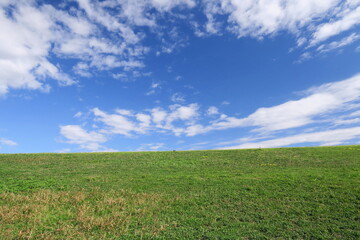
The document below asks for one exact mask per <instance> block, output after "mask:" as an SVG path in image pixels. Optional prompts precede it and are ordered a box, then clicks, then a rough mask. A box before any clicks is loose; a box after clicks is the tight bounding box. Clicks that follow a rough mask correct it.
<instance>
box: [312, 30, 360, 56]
mask: <svg viewBox="0 0 360 240" xmlns="http://www.w3.org/2000/svg"><path fill="white" fill-rule="evenodd" d="M359 39H360V35H359V34H356V33H352V34H350V35H349V36H346V37H344V38H343V39H341V40H339V41H333V42H331V43H327V44H322V45H320V46H319V47H318V48H317V49H316V50H317V51H318V52H320V53H326V52H329V51H332V50H335V49H339V48H341V47H344V46H347V45H350V44H352V43H354V42H355V41H357V40H359Z"/></svg>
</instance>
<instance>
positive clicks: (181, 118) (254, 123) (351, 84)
mask: <svg viewBox="0 0 360 240" xmlns="http://www.w3.org/2000/svg"><path fill="white" fill-rule="evenodd" d="M302 94H303V97H301V98H300V99H296V100H290V101H288V102H285V103H281V104H278V105H276V106H272V107H262V108H259V109H257V110H256V111H255V112H254V113H252V114H250V115H248V116H246V117H242V118H238V117H234V116H227V115H225V114H222V113H221V110H219V108H218V107H215V106H210V107H209V108H207V109H204V110H203V109H201V106H200V104H197V103H192V104H188V105H180V104H174V105H170V106H169V107H168V109H163V108H159V107H156V108H152V109H145V110H144V111H142V112H137V111H134V110H129V109H116V110H115V111H114V112H113V113H107V112H105V111H103V110H101V109H99V108H93V109H92V110H91V111H90V117H89V118H88V119H86V121H91V122H93V124H94V125H95V126H96V127H95V128H93V129H92V130H91V131H86V130H84V129H83V128H82V127H81V126H80V125H64V126H61V130H60V132H61V134H62V135H63V136H64V137H65V139H66V140H65V141H67V142H68V143H73V144H79V145H80V146H81V147H82V148H85V149H88V150H100V149H102V146H101V145H100V144H101V143H104V142H106V141H107V139H110V138H111V137H112V136H114V135H122V136H126V137H132V136H139V135H147V134H153V133H156V134H173V135H175V136H188V137H191V136H196V135H199V134H205V133H208V132H212V131H219V130H227V129H232V128H246V127H247V128H249V127H250V129H251V130H250V132H248V135H254V134H255V135H256V138H264V136H265V137H266V136H270V135H271V134H272V135H273V134H277V133H279V132H282V133H286V131H287V130H291V129H298V128H304V127H311V128H312V129H313V130H312V129H307V130H304V131H305V132H308V133H306V134H298V135H295V136H288V137H282V138H279V139H273V140H266V141H263V142H253V143H245V144H241V145H235V146H227V147H226V148H233V147H235V148H242V147H253V146H265V147H266V146H269V147H270V146H274V147H278V146H286V145H291V144H296V143H304V142H319V143H321V144H334V143H336V144H340V143H342V142H344V141H345V140H350V139H354V138H357V137H358V136H359V131H358V130H359V128H354V127H353V125H354V124H356V123H358V122H359V120H360V119H359V116H360V114H359V106H360V75H355V76H354V77H351V78H348V79H345V80H342V81H339V82H332V83H327V84H323V85H320V86H316V87H312V88H310V89H307V90H305V91H303V92H302ZM339 126H350V128H341V129H338V130H334V129H333V128H334V127H336V128H339ZM72 130H75V131H72ZM309 131H310V132H309ZM317 133H318V136H319V137H316V136H317ZM332 136H337V137H336V138H330V137H332ZM321 139H323V140H321ZM246 140H247V141H248V142H251V140H252V139H251V138H250V139H249V138H248V139H246ZM95 143H96V145H94V144H95ZM88 146H91V147H88ZM94 146H96V147H94Z"/></svg>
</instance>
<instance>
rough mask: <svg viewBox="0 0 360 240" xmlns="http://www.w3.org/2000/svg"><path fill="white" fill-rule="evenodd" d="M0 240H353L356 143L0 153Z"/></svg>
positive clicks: (357, 199) (359, 185) (357, 229)
mask: <svg viewBox="0 0 360 240" xmlns="http://www.w3.org/2000/svg"><path fill="white" fill-rule="evenodd" d="M0 239H360V146H341V147H320V148H282V149H253V150H225V151H188V152H181V151H176V152H137V153H75V154H0Z"/></svg>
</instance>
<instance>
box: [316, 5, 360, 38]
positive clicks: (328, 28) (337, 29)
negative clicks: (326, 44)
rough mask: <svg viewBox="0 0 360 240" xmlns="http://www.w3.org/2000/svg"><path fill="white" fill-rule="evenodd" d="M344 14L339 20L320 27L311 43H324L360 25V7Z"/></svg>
mask: <svg viewBox="0 0 360 240" xmlns="http://www.w3.org/2000/svg"><path fill="white" fill-rule="evenodd" d="M357 4H359V3H357ZM342 14H343V16H342V17H341V18H340V19H339V20H337V21H332V22H327V23H324V24H322V25H320V26H319V27H318V29H317V30H316V31H315V33H314V35H313V39H312V42H311V43H312V44H316V43H318V42H321V41H324V40H326V39H328V38H330V37H332V36H335V35H338V34H340V33H342V32H344V31H347V30H349V29H350V28H352V27H354V26H355V25H356V24H359V23H360V6H359V7H357V8H355V9H353V10H349V9H345V11H343V12H342Z"/></svg>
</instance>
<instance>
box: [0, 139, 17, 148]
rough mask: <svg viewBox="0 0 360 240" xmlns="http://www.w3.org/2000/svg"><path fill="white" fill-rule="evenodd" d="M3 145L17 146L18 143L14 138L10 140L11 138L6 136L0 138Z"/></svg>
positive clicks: (0, 143)
mask: <svg viewBox="0 0 360 240" xmlns="http://www.w3.org/2000/svg"><path fill="white" fill-rule="evenodd" d="M1 145H5V146H16V145H17V143H16V142H14V141H12V140H9V139H6V138H0V146H1Z"/></svg>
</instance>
